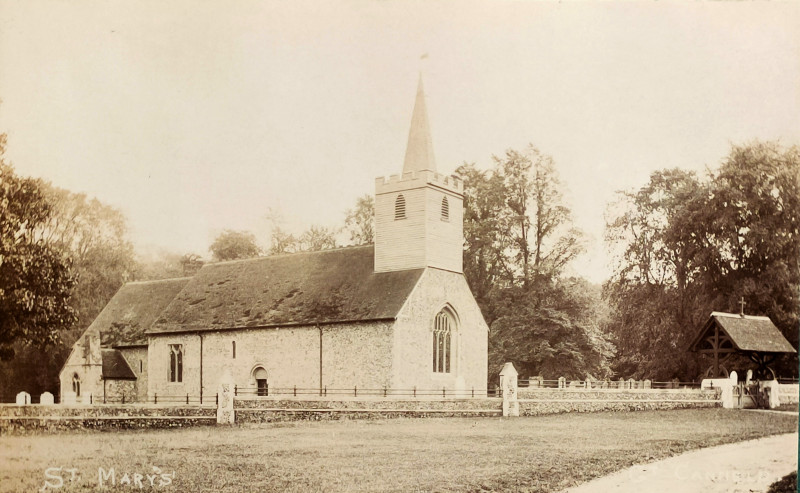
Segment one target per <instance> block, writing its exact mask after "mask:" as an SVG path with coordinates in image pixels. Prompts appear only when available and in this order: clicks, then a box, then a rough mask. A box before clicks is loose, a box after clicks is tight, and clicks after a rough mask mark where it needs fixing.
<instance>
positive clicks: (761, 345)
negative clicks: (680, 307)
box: [690, 312, 796, 353]
mask: <svg viewBox="0 0 800 493" xmlns="http://www.w3.org/2000/svg"><path fill="white" fill-rule="evenodd" d="M714 324H718V326H719V328H721V329H722V330H724V331H725V332H726V333H727V334H728V337H730V339H731V341H732V342H733V344H734V347H735V348H736V349H738V350H740V351H756V352H761V353H794V352H796V351H795V349H794V348H793V347H792V345H791V344H790V343H789V341H787V340H786V338H785V337H783V334H781V332H780V330H778V328H777V327H775V324H773V323H772V320H770V319H769V317H755V316H752V315H745V316H742V315H739V314H733V313H723V312H713V313H711V317H710V318H709V319H708V321H707V322H706V324H705V325H704V326H703V329H702V330H701V331H700V333H699V334H698V335H697V337H695V339H694V341H693V342H692V345H691V347H690V349H692V350H696V349H697V348H698V344H700V343H701V342H702V341H703V340H705V338H706V337H708V336H709V331H711V333H710V335H713V329H714Z"/></svg>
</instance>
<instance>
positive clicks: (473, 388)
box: [472, 387, 475, 398]
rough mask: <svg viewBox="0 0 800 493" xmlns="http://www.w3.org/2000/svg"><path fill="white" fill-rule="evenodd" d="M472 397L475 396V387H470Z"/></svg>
mask: <svg viewBox="0 0 800 493" xmlns="http://www.w3.org/2000/svg"><path fill="white" fill-rule="evenodd" d="M472 397H473V398H474V397H475V387H472Z"/></svg>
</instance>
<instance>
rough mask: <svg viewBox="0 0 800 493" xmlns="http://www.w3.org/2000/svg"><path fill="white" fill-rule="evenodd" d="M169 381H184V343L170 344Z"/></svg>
mask: <svg viewBox="0 0 800 493" xmlns="http://www.w3.org/2000/svg"><path fill="white" fill-rule="evenodd" d="M169 381H170V382H183V344H170V345H169Z"/></svg>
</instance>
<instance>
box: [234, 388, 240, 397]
mask: <svg viewBox="0 0 800 493" xmlns="http://www.w3.org/2000/svg"><path fill="white" fill-rule="evenodd" d="M238 395H239V386H238V385H234V386H233V396H234V397H237V396H238Z"/></svg>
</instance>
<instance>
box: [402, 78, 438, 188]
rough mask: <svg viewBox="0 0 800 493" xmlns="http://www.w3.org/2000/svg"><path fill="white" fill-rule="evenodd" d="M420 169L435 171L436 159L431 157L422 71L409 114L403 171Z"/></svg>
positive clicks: (430, 141)
mask: <svg viewBox="0 0 800 493" xmlns="http://www.w3.org/2000/svg"><path fill="white" fill-rule="evenodd" d="M422 170H430V171H436V161H435V160H434V158H433V140H432V139H431V128H430V125H429V124H428V110H427V109H426V108H425V91H424V90H423V87H422V73H420V74H419V83H418V85H417V100H416V101H415V102H414V114H413V115H411V129H410V130H409V132H408V145H407V146H406V158H405V161H404V162H403V173H408V172H411V171H422Z"/></svg>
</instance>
